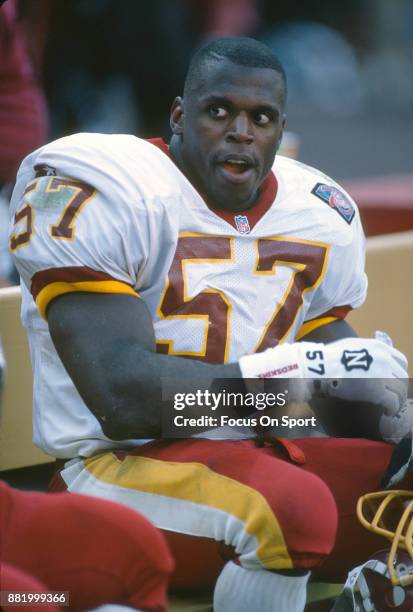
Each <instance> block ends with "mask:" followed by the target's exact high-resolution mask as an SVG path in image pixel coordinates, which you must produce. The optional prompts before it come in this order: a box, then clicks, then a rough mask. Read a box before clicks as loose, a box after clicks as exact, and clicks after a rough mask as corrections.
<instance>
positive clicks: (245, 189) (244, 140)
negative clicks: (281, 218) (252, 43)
mask: <svg viewBox="0 0 413 612" xmlns="http://www.w3.org/2000/svg"><path fill="white" fill-rule="evenodd" d="M171 125H172V129H173V131H174V132H175V134H178V135H180V142H179V157H180V162H181V169H182V170H183V171H184V173H185V174H186V175H187V176H188V178H189V179H190V180H191V182H192V183H193V184H194V185H195V187H196V188H197V189H198V190H199V191H200V192H201V193H202V194H203V195H204V196H205V197H206V198H207V199H208V200H209V201H210V203H211V204H213V205H215V206H218V207H221V208H224V209H227V210H233V211H241V210H246V209H247V208H250V207H251V206H253V204H254V201H255V200H256V198H257V195H258V188H259V185H260V184H261V182H262V181H263V179H264V178H265V176H266V175H267V174H268V172H269V170H270V168H271V166H272V164H273V162H274V157H275V153H276V150H277V148H278V145H279V142H280V140H281V136H282V131H283V128H284V125H285V115H284V85H283V81H282V77H281V76H280V75H279V74H278V73H277V72H276V71H274V70H270V69H268V68H249V67H245V66H238V65H236V64H233V63H232V62H230V61H228V60H222V61H220V62H217V63H215V62H214V63H213V64H209V65H208V66H207V67H206V70H205V78H204V75H203V78H202V79H200V81H199V89H197V91H196V92H192V93H191V94H190V95H189V98H188V96H187V97H186V98H185V100H181V99H180V98H177V99H176V100H175V103H174V106H173V107H172V115H171Z"/></svg>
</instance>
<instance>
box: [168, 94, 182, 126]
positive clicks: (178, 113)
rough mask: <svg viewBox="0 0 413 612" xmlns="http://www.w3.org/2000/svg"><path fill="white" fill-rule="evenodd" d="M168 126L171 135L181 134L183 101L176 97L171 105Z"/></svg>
mask: <svg viewBox="0 0 413 612" xmlns="http://www.w3.org/2000/svg"><path fill="white" fill-rule="evenodd" d="M169 125H170V126H171V130H172V133H173V134H182V132H183V126H184V101H183V99H182V98H181V97H180V96H178V97H177V98H175V100H174V101H173V103H172V107H171V114H170V117H169Z"/></svg>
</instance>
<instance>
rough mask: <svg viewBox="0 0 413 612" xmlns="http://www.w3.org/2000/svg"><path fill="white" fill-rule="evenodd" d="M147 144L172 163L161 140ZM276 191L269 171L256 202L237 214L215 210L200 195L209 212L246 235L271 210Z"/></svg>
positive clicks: (272, 174) (273, 176) (273, 177)
mask: <svg viewBox="0 0 413 612" xmlns="http://www.w3.org/2000/svg"><path fill="white" fill-rule="evenodd" d="M148 142H150V143H151V144H153V145H155V146H156V147H158V149H160V150H161V151H162V152H163V153H165V155H167V156H168V157H169V159H171V160H172V161H174V160H173V158H172V156H171V154H170V152H169V146H168V145H167V144H166V142H164V141H163V140H162V138H150V139H148ZM277 191H278V182H277V179H276V177H275V175H274V173H273V172H272V170H271V171H270V172H269V173H268V175H267V176H266V178H265V179H264V181H263V182H262V184H261V186H260V190H259V197H258V200H257V202H256V203H255V204H254V206H253V207H252V208H250V209H248V210H245V211H242V212H239V213H237V212H231V211H228V210H223V209H222V208H216V207H214V206H212V205H211V204H210V203H209V202H208V200H206V198H205V197H204V196H202V194H200V195H201V197H202V199H203V200H204V202H205V204H206V205H207V206H208V208H209V209H210V211H211V212H213V213H214V214H216V215H217V216H218V217H221V219H223V220H224V221H226V222H227V223H229V224H230V225H232V227H234V228H235V229H236V230H237V231H238V232H239V233H240V234H248V233H249V232H250V231H251V230H252V229H253V228H254V226H255V225H256V224H257V223H258V221H259V220H260V219H261V218H262V217H263V216H264V215H265V213H266V212H267V211H268V210H269V209H270V208H271V205H272V204H273V202H274V200H275V198H276V195H277Z"/></svg>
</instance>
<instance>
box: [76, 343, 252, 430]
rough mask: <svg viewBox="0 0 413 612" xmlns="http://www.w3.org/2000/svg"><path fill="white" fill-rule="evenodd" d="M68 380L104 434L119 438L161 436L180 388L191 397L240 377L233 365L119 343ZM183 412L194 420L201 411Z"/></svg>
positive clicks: (170, 418) (192, 407) (180, 390)
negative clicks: (221, 381)
mask: <svg viewBox="0 0 413 612" xmlns="http://www.w3.org/2000/svg"><path fill="white" fill-rule="evenodd" d="M67 361H68V360H66V362H67ZM70 361H72V360H70ZM72 377H73V378H74V379H75V380H76V385H77V389H78V391H79V393H80V395H81V396H82V398H83V400H84V401H85V403H86V405H87V406H88V408H89V409H90V410H91V411H92V412H93V414H94V415H95V416H96V418H97V419H98V420H99V422H100V424H101V426H102V429H103V431H104V433H105V435H106V436H108V437H109V438H111V439H114V440H124V439H131V438H148V437H162V436H163V435H164V434H165V431H164V427H165V426H166V425H167V424H168V423H171V422H172V419H173V416H174V414H179V413H178V412H175V411H174V394H176V393H180V392H182V391H183V390H184V391H185V393H186V394H190V393H192V394H194V395H196V394H197V393H198V394H199V393H203V392H205V391H206V390H211V389H214V388H217V386H218V385H219V384H220V383H219V380H220V379H222V378H228V379H229V378H231V379H237V378H240V370H239V367H238V365H237V364H228V365H212V364H208V363H202V362H200V361H196V360H192V359H184V358H180V357H174V356H166V355H159V354H157V353H154V352H151V351H148V350H147V349H145V348H143V347H141V346H139V345H137V344H136V343H133V342H131V343H129V344H128V343H125V342H124V341H123V342H122V343H120V344H119V347H118V350H116V348H115V347H114V346H113V345H112V346H111V348H110V351H107V352H106V353H105V352H104V351H101V352H100V353H99V355H98V356H96V357H95V359H94V363H93V367H91V366H90V365H89V367H88V369H87V370H84V375H82V374H81V373H80V372H79V370H78V368H76V372H73V375H72ZM184 414H185V417H187V418H196V417H199V416H200V415H201V414H202V412H201V411H200V408H199V406H197V405H193V406H191V405H186V406H185V411H184ZM214 414H215V415H218V414H219V409H218V410H216V409H215V411H214Z"/></svg>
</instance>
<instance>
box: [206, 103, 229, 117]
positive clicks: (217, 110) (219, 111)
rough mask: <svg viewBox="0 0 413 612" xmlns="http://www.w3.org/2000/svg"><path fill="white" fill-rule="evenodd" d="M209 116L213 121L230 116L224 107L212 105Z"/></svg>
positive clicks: (209, 108)
mask: <svg viewBox="0 0 413 612" xmlns="http://www.w3.org/2000/svg"><path fill="white" fill-rule="evenodd" d="M208 114H209V116H210V117H212V118H213V119H224V118H225V117H226V116H227V115H228V111H227V110H226V109H225V108H224V107H223V106H218V105H217V104H211V106H209V107H208Z"/></svg>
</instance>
